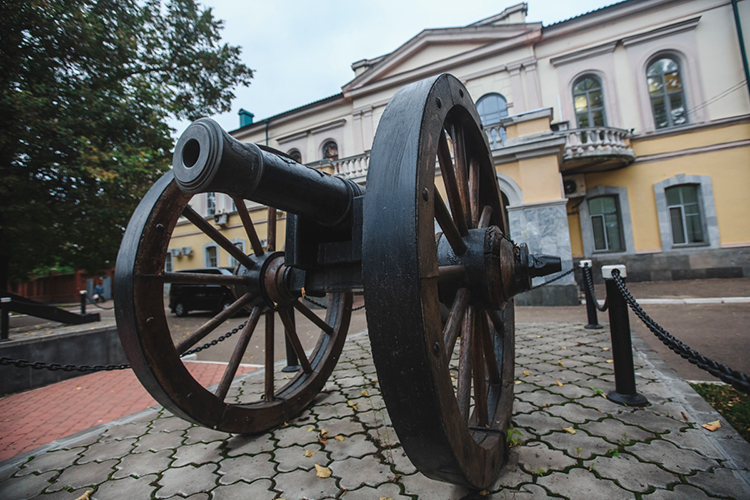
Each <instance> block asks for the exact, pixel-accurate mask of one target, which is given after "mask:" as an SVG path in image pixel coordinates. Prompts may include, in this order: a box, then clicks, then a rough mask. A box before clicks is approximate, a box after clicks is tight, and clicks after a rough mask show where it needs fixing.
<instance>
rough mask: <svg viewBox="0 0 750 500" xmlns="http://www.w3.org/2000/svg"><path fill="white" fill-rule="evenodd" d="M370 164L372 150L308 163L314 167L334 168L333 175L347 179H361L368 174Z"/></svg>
mask: <svg viewBox="0 0 750 500" xmlns="http://www.w3.org/2000/svg"><path fill="white" fill-rule="evenodd" d="M369 165H370V150H369V149H368V150H367V151H365V152H364V153H362V154H358V155H354V156H347V157H346V158H338V159H336V160H329V159H324V160H318V161H314V162H312V163H308V164H307V166H308V167H312V168H323V167H331V168H333V175H335V176H338V177H345V178H347V179H359V178H364V177H366V176H367V167H368V166H369Z"/></svg>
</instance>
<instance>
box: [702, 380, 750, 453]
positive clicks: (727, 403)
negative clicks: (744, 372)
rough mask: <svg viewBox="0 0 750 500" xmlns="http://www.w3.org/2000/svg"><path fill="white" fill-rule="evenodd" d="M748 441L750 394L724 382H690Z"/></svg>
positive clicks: (749, 435)
mask: <svg viewBox="0 0 750 500" xmlns="http://www.w3.org/2000/svg"><path fill="white" fill-rule="evenodd" d="M690 385H691V386H692V387H693V389H695V392H697V393H698V394H700V395H701V396H702V397H703V399H705V400H706V401H707V402H708V404H710V405H711V406H713V407H714V409H716V411H718V412H719V413H721V416H722V417H724V418H725V419H726V420H727V422H729V423H730V424H731V425H732V427H734V428H735V430H736V431H737V432H739V433H740V436H742V437H743V438H745V441H747V442H748V443H750V396H748V395H747V394H744V393H742V392H739V391H737V390H736V389H734V388H733V387H732V386H730V385H725V384H690Z"/></svg>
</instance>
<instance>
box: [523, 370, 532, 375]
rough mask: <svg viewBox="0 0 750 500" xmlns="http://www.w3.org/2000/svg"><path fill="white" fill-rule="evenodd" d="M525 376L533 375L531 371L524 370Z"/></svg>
mask: <svg viewBox="0 0 750 500" xmlns="http://www.w3.org/2000/svg"><path fill="white" fill-rule="evenodd" d="M523 374H524V375H531V372H530V371H529V370H524V372H523Z"/></svg>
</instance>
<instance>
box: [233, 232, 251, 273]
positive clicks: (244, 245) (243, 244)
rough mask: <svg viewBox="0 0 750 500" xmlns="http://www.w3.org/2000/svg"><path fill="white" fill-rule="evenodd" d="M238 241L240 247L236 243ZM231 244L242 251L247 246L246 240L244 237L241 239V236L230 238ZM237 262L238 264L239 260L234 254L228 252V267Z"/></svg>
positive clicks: (234, 265) (235, 264) (243, 251)
mask: <svg viewBox="0 0 750 500" xmlns="http://www.w3.org/2000/svg"><path fill="white" fill-rule="evenodd" d="M238 243H241V244H242V247H239V246H238V245H237V244H238ZM232 245H234V246H236V247H237V248H239V249H240V251H241V252H242V253H245V251H246V248H247V242H246V241H245V240H244V239H242V238H235V239H233V240H232ZM237 264H239V261H238V260H237V259H235V258H234V256H232V255H231V254H229V267H230V268H232V269H234V268H235V267H237Z"/></svg>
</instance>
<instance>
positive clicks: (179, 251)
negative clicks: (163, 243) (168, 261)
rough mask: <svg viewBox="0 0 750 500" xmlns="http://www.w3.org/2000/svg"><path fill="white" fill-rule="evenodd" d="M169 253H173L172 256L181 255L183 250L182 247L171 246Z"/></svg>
mask: <svg viewBox="0 0 750 500" xmlns="http://www.w3.org/2000/svg"><path fill="white" fill-rule="evenodd" d="M169 255H171V256H172V257H179V256H180V255H182V250H181V249H180V248H170V249H169Z"/></svg>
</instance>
